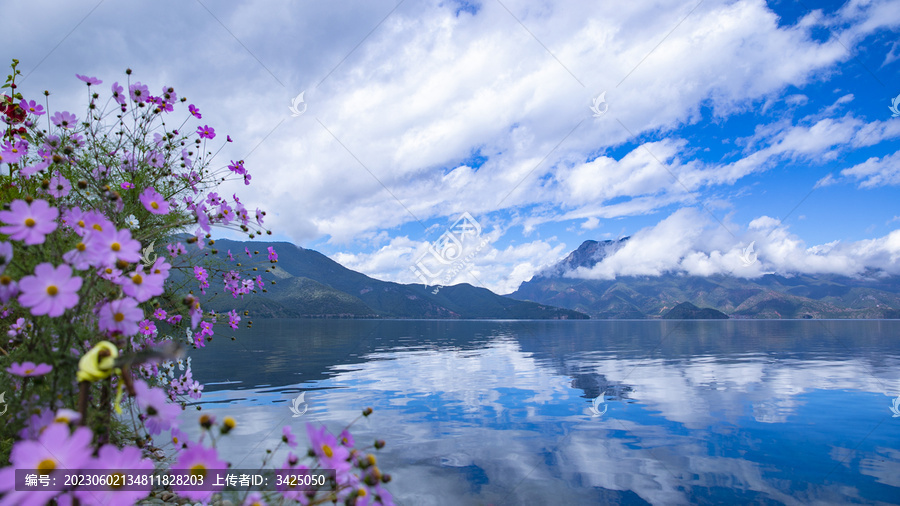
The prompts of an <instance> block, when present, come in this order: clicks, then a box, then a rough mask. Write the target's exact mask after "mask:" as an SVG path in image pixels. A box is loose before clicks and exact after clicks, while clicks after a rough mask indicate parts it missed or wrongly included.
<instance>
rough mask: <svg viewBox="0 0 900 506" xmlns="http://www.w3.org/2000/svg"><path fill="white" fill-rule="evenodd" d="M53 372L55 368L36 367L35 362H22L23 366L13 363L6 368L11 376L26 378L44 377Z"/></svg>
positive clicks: (46, 366) (49, 366)
mask: <svg viewBox="0 0 900 506" xmlns="http://www.w3.org/2000/svg"><path fill="white" fill-rule="evenodd" d="M52 370H53V366H52V365H50V364H38V365H35V364H34V362H22V363H21V364H20V363H18V362H13V363H12V364H11V365H10V366H9V367H7V368H6V372H8V373H10V374H14V375H16V376H22V377H26V378H27V377H31V376H43V375H45V374H47V373H48V372H50V371H52Z"/></svg>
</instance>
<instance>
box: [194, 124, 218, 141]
mask: <svg viewBox="0 0 900 506" xmlns="http://www.w3.org/2000/svg"><path fill="white" fill-rule="evenodd" d="M197 133H198V134H199V135H200V138H201V139H214V138H215V137H216V129H215V128H213V127H211V126H209V125H203V126H202V127H197Z"/></svg>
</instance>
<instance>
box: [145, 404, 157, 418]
mask: <svg viewBox="0 0 900 506" xmlns="http://www.w3.org/2000/svg"><path fill="white" fill-rule="evenodd" d="M157 413H159V411H157V410H156V408H154V407H153V406H147V414H148V415H150V416H154V415H156V414H157Z"/></svg>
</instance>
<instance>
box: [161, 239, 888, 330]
mask: <svg viewBox="0 0 900 506" xmlns="http://www.w3.org/2000/svg"><path fill="white" fill-rule="evenodd" d="M627 240H628V238H627V237H625V238H623V239H619V240H616V241H585V242H584V243H583V244H582V245H581V246H580V247H578V248H577V249H576V250H574V251H572V252H571V253H570V254H569V255H568V256H566V257H565V258H564V259H562V260H561V261H559V262H558V263H556V264H555V265H552V266H550V267H547V268H545V269H543V270H542V271H540V272H539V273H538V274H536V275H535V276H534V277H532V279H530V280H529V281H526V282H523V283H522V284H521V285H520V286H519V288H518V289H517V290H516V291H514V292H513V293H510V294H507V295H498V294H495V293H493V292H491V291H490V290H487V289H485V288H479V287H475V286H472V285H470V284H467V283H462V284H458V285H453V286H444V287H441V288H440V289H439V290H438V289H435V287H431V286H425V285H422V284H401V283H394V282H390V281H381V280H377V279H374V278H371V277H369V276H367V275H365V274H362V273H360V272H356V271H353V270H351V269H348V268H346V267H344V266H342V265H340V264H339V263H337V262H335V261H334V260H332V259H330V258H328V257H327V256H325V255H323V254H321V253H319V252H317V251H314V250H311V249H306V248H301V247H298V246H295V245H293V244H291V243H287V242H266V241H258V240H254V241H233V240H227V239H219V240H216V241H215V244H214V245H210V246H207V247H206V248H205V249H204V250H202V251H201V253H200V254H201V255H205V258H204V260H203V261H204V262H205V263H207V264H208V265H209V266H213V265H216V264H218V266H219V267H227V265H228V264H226V263H224V259H225V257H226V255H227V252H228V251H230V252H231V253H232V254H233V255H234V256H235V258H236V259H237V261H239V262H240V261H241V259H245V260H244V261H243V264H244V265H243V268H245V269H246V268H247V267H248V266H249V267H253V266H255V267H256V268H257V269H258V270H257V272H254V273H253V274H254V275H256V274H259V275H261V277H262V280H263V282H264V288H261V287H259V286H257V287H255V288H256V293H255V294H253V295H252V296H247V297H244V298H243V299H241V298H238V299H234V298H233V297H232V296H231V295H230V294H224V293H218V294H215V292H213V291H209V293H207V294H205V295H200V294H199V293H197V292H199V290H197V289H196V287H197V284H196V281H194V280H193V278H188V277H187V273H183V274H181V275H180V276H177V275H176V276H173V282H175V283H178V282H179V279H180V282H183V283H185V286H186V289H190V288H192V287H193V292H194V293H195V295H198V296H200V298H201V303H202V305H203V307H204V308H205V309H214V310H216V311H228V310H230V309H238V310H240V311H249V312H250V313H251V314H252V316H253V317H257V318H266V317H268V318H292V317H318V318H427V319H479V318H480V319H585V318H589V317H590V318H595V319H644V318H722V317H725V315H727V317H729V318H868V319H880V318H900V277H898V276H876V275H874V274H873V275H870V276H868V277H861V278H850V277H846V276H836V275H816V276H809V275H796V276H781V275H776V274H768V275H764V276H761V277H759V278H755V279H747V278H740V277H734V276H725V275H714V276H691V275H685V274H673V273H666V274H662V275H659V276H619V277H616V278H615V279H583V278H576V277H571V276H572V273H573V271H575V270H576V269H578V268H579V267H584V268H587V269H590V268H592V267H594V266H595V265H597V264H598V263H599V262H602V261H603V259H604V258H605V257H607V256H608V255H610V254H612V253H614V252H615V251H616V250H617V249H618V248H620V247H622V245H624V244H625V242H626V241H627ZM269 246H272V247H273V248H274V249H275V250H276V251H277V253H278V262H277V263H270V262H268V261H267V259H266V249H267V248H268V247H269ZM245 248H246V251H249V252H251V254H252V255H253V258H252V259H250V258H247V257H246V254H245V253H244V252H245ZM214 251H215V252H216V253H215V254H213V252H214ZM254 252H255V253H254ZM273 282H274V284H273ZM211 284H214V283H213V282H212V281H211ZM218 284H219V285H221V281H218ZM214 295H215V296H214ZM679 305H681V306H680V307H678V306H679ZM722 313H724V315H722Z"/></svg>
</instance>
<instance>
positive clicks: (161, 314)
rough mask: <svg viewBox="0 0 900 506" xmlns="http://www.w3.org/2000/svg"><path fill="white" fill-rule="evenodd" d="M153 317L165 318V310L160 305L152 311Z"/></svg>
mask: <svg viewBox="0 0 900 506" xmlns="http://www.w3.org/2000/svg"><path fill="white" fill-rule="evenodd" d="M153 317H154V318H156V319H157V320H165V319H166V310H165V309H163V308H161V307H158V308H156V311H154V312H153Z"/></svg>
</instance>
